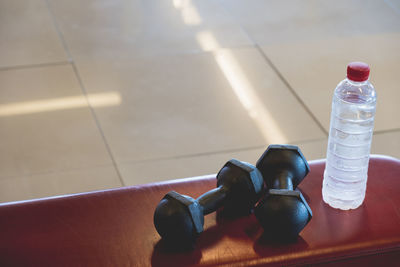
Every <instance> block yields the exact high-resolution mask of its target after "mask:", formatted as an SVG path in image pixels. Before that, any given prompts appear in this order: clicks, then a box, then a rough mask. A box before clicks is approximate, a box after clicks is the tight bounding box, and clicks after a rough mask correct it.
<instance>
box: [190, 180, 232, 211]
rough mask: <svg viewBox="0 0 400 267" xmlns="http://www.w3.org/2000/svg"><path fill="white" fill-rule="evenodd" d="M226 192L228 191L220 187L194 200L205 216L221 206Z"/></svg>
mask: <svg viewBox="0 0 400 267" xmlns="http://www.w3.org/2000/svg"><path fill="white" fill-rule="evenodd" d="M227 192H228V190H227V189H226V188H225V187H224V186H222V185H220V186H219V187H217V188H214V189H212V190H210V191H208V192H206V193H204V194H203V195H201V196H200V197H199V198H198V199H196V201H197V202H198V203H199V204H200V206H201V207H202V208H203V214H204V215H207V214H209V213H212V212H214V211H216V210H217V209H219V208H220V207H221V206H222V205H223V202H224V200H225V198H226V195H227Z"/></svg>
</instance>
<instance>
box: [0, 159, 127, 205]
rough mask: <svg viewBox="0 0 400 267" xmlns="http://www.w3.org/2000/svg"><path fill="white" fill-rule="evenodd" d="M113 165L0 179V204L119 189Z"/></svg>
mask: <svg viewBox="0 0 400 267" xmlns="http://www.w3.org/2000/svg"><path fill="white" fill-rule="evenodd" d="M120 186H122V185H121V182H120V180H119V178H118V175H117V173H116V171H115V168H114V167H113V165H107V166H97V167H95V168H91V169H82V170H68V171H65V172H50V173H44V174H35V175H22V176H19V177H10V178H7V179H0V202H8V201H17V200H26V199H33V198H42V197H49V196H58V195H65V194H75V193H82V192H87V191H94V190H102V189H109V188H114V187H120Z"/></svg>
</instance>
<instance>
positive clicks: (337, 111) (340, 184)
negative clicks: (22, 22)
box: [322, 62, 376, 210]
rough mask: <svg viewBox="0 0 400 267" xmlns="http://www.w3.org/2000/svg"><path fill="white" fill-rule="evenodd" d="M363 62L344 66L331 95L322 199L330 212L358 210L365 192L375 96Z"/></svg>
mask: <svg viewBox="0 0 400 267" xmlns="http://www.w3.org/2000/svg"><path fill="white" fill-rule="evenodd" d="M369 71H370V68H369V66H368V65H367V64H366V63H363V62H352V63H350V64H349V65H348V66H347V78H346V79H344V80H343V81H341V82H340V83H339V84H338V85H337V87H336V89H335V92H334V95H333V101H332V112H331V124H330V130H329V140H328V148H327V155H326V166H325V171H324V181H323V184H322V197H323V199H324V201H325V202H326V203H327V204H329V205H330V206H331V207H333V208H338V209H342V210H348V209H355V208H357V207H359V206H360V205H361V204H362V202H363V201H364V198H365V191H366V188H367V175H368V162H369V154H370V148H371V141H372V133H373V128H374V117H375V108H376V92H375V89H374V87H373V86H372V84H371V83H370V82H369V81H368V77H369Z"/></svg>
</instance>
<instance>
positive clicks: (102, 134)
mask: <svg viewBox="0 0 400 267" xmlns="http://www.w3.org/2000/svg"><path fill="white" fill-rule="evenodd" d="M45 1H46V6H47V9H48V11H49V13H50V16H51V18H52V20H53V23H54V27H55V29H56V31H57V34H58V37H59V38H60V41H61V43H62V45H63V47H64V50H65V53H66V54H67V57H68V60H69V62H70V64H71V66H72V69H73V71H74V74H75V76H76V78H77V80H78V83H79V86H80V87H81V90H82V93H83V95H84V96H85V99H86V102H87V104H88V108H89V110H90V112H91V114H92V117H93V119H94V121H95V123H96V126H97V129H98V130H99V132H100V135H101V138H102V139H103V143H104V145H105V147H106V150H107V152H108V155H109V156H110V158H111V161H112V164H113V166H114V168H115V171H116V172H117V175H118V178H119V181H120V182H121V185H122V186H126V185H125V182H124V180H123V179H122V175H121V173H120V171H119V169H118V166H117V162H116V160H115V158H114V156H113V154H112V151H111V147H110V145H109V144H108V142H107V139H106V136H105V134H104V132H103V130H102V128H101V125H100V122H99V120H98V118H97V115H96V113H95V111H94V109H93V107H92V106H91V105H90V102H89V99H88V96H87V90H86V88H85V86H84V84H83V81H82V78H81V76H80V75H79V72H78V68H77V67H76V65H75V61H74V60H73V58H72V54H71V52H70V50H69V48H68V46H67V42H66V41H65V38H64V35H63V34H62V32H61V31H60V28H59V27H58V23H57V20H56V17H55V15H54V13H53V11H52V9H51V6H50V3H49V0H45Z"/></svg>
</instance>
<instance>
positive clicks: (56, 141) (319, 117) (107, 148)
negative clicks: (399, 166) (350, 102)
mask: <svg viewBox="0 0 400 267" xmlns="http://www.w3.org/2000/svg"><path fill="white" fill-rule="evenodd" d="M399 7H400V3H399V1H394V0H386V1H361V0H359V1H354V0H352V1H345V0H343V1H311V0H309V1H261V0H260V1H258V0H254V1H244V0H241V1H239V0H165V1H156V0H147V1H139V0H125V1H124V0H120V1H106V0H97V1H94V0H93V1H77V0H74V1H71V0H48V1H44V0H42V1H41V0H34V1H31V0H20V1H11V0H0V138H1V140H3V141H2V142H0V147H1V152H2V153H1V155H0V202H5V201H15V200H24V199H31V198H38V197H46V196H53V195H60V194H69V193H78V192H84V191H91V190H100V189H105V188H113V187H120V186H127V185H135V184H143V183H148V182H155V181H161V180H167V179H176V178H183V177H189V176H199V175H205V174H210V173H216V172H217V171H218V170H219V168H220V167H221V166H222V165H223V164H224V163H225V161H227V160H229V159H230V158H238V159H241V160H245V161H248V162H251V163H255V161H256V160H257V158H258V157H259V156H260V154H261V153H262V152H263V151H264V149H265V148H266V147H267V146H268V144H271V143H289V144H295V145H299V146H300V147H301V149H302V151H303V152H304V154H305V155H306V157H307V159H309V160H313V159H318V158H323V157H325V151H326V142H327V131H328V130H329V129H328V128H329V113H330V101H331V94H332V92H333V89H334V87H335V85H336V84H337V83H338V82H339V81H340V80H341V79H343V78H344V76H345V67H346V64H347V63H348V62H350V61H354V60H363V61H366V62H368V63H369V64H370V65H371V68H372V72H371V81H372V82H373V84H375V86H376V88H377V91H378V97H379V100H378V101H379V102H378V112H377V116H376V127H375V133H374V139H373V144H372V152H373V153H378V154H386V155H390V156H394V157H400V119H399V117H400V105H399V104H398V103H399V101H400V93H399V89H400V86H399V84H400V80H399V78H398V77H400V49H399V48H400V9H399Z"/></svg>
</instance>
